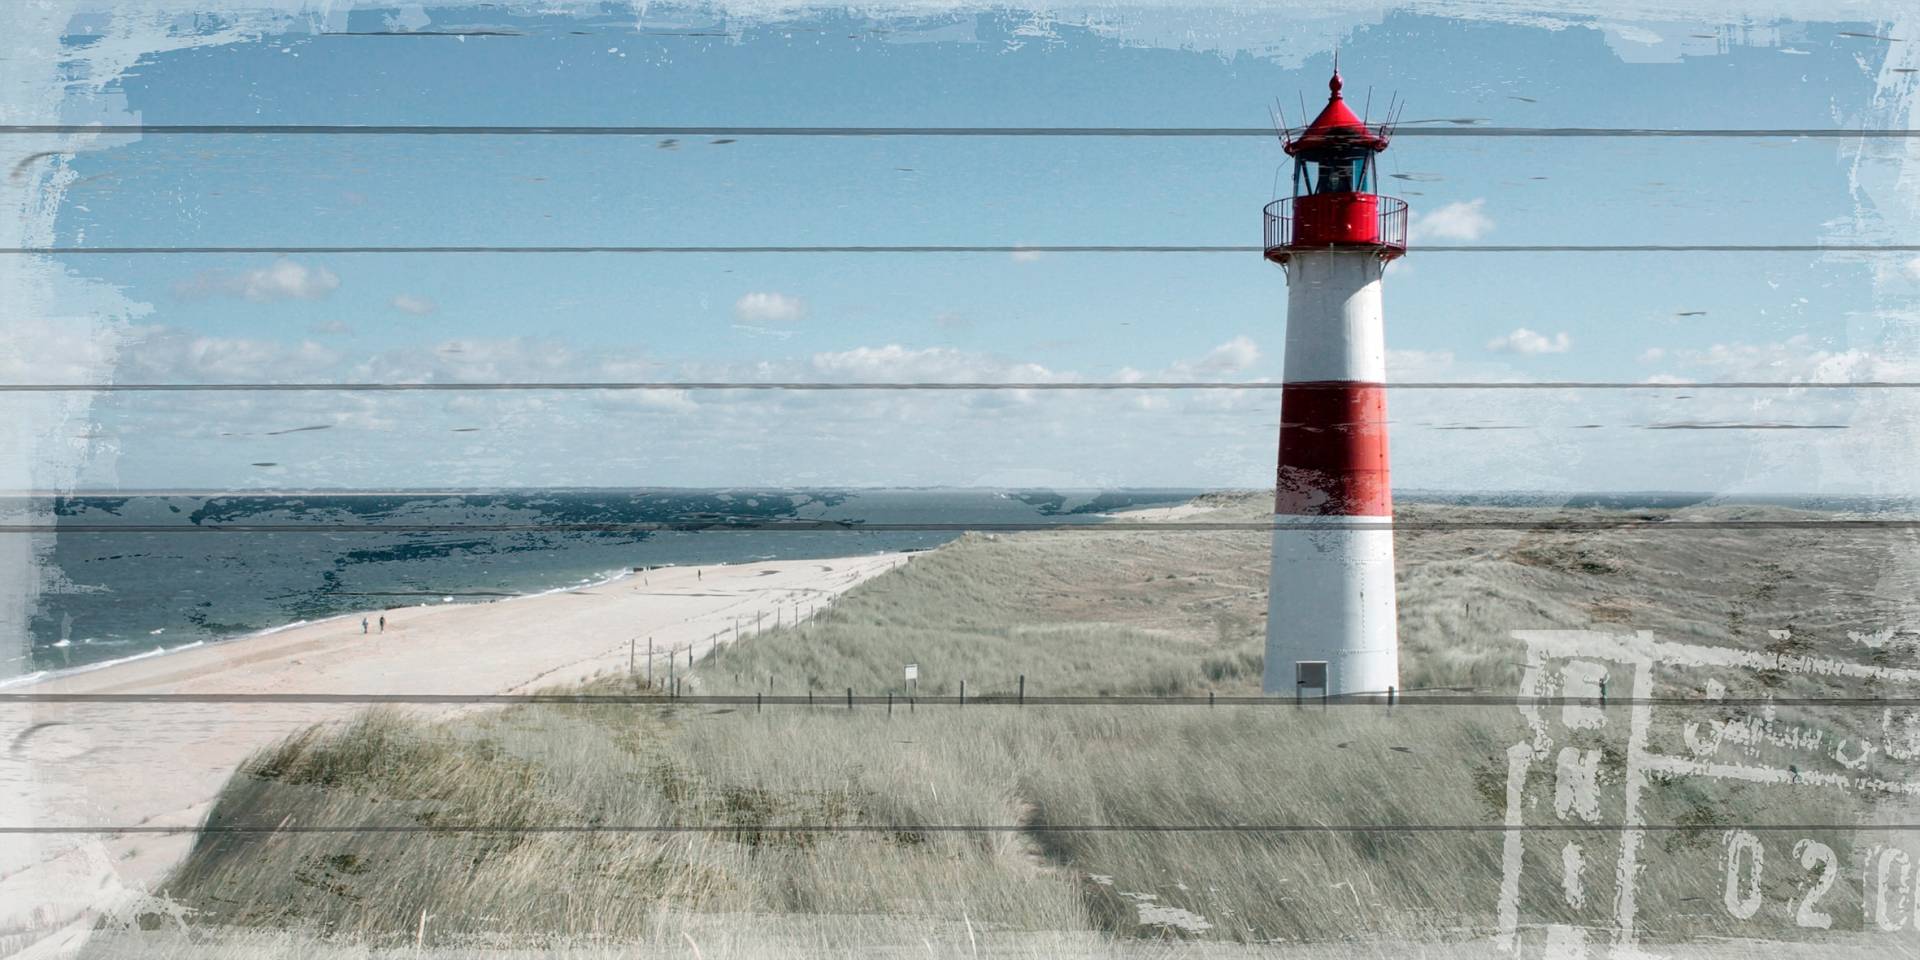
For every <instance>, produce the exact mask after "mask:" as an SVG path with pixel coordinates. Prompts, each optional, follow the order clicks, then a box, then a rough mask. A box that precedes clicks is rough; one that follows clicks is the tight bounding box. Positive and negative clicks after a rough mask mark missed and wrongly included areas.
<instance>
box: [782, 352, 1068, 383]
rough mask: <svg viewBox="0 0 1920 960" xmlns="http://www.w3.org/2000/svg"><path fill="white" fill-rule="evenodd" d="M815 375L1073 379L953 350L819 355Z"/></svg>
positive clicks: (812, 362)
mask: <svg viewBox="0 0 1920 960" xmlns="http://www.w3.org/2000/svg"><path fill="white" fill-rule="evenodd" d="M807 366H808V369H809V371H810V372H811V373H813V374H814V375H816V376H819V377H821V378H823V379H828V380H890V381H909V380H917V381H925V382H942V383H951V382H955V381H965V382H999V383H1005V382H1008V381H1016V382H1026V381H1030V382H1040V381H1048V380H1060V379H1070V378H1064V377H1061V376H1060V375H1058V374H1056V373H1054V372H1053V371H1051V370H1048V369H1047V368H1046V367H1043V366H1041V365H1040V364H1037V363H1020V362H1014V361H1006V360H1000V359H997V358H994V357H990V356H986V355H984V354H977V353H967V352H965V351H961V350H955V349H953V348H952V347H924V348H918V349H916V348H913V347H904V346H901V345H900V344H897V343H890V344H887V345H886V346H882V347H855V348H853V349H852V350H842V351H838V352H834V353H816V354H814V355H813V356H812V357H810V358H808V361H807Z"/></svg>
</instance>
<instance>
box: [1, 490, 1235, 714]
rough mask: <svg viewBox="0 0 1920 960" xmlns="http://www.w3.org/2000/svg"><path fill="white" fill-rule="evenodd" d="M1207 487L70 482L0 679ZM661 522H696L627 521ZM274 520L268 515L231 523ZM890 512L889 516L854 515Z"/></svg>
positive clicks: (1086, 517)
mask: <svg viewBox="0 0 1920 960" xmlns="http://www.w3.org/2000/svg"><path fill="white" fill-rule="evenodd" d="M1197 492H1198V491H1192V490H1185V491H1181V490H1140V491H1102V492H1097V493H1096V492H1059V491H1051V490H1010V491H980V490H960V491H955V490H858V491H853V490H514V491H502V492H473V493H460V494H456V495H447V494H443V493H435V494H430V495H428V494H408V493H380V494H356V493H326V494H280V495H247V496H232V495H194V494H154V495H137V496H70V497H61V498H57V499H54V500H52V501H51V502H50V503H49V504H42V505H41V506H43V507H48V506H50V508H51V512H52V513H53V515H54V518H55V530H56V532H55V534H54V535H53V536H52V537H51V538H41V540H42V548H43V549H42V565H41V571H40V572H41V581H42V589H41V592H40V594H39V596H38V598H37V603H36V606H35V609H34V613H33V615H32V618H31V620H30V625H29V644H28V648H27V650H26V651H25V652H20V651H19V650H18V649H14V650H6V651H4V652H3V653H0V660H3V661H4V662H0V682H4V680H5V679H7V678H14V679H16V680H17V679H18V678H20V677H22V676H24V675H30V674H37V673H40V672H42V671H60V670H71V669H77V668H81V667H85V666H88V665H90V664H98V663H103V662H106V661H112V660H120V659H125V658H128V657H133V656H146V655H153V654H155V653H160V652H165V651H169V650H177V649H180V648H182V647H186V646H191V645H197V644H201V643H207V642H214V641H219V640H224V639H230V638H233V637H237V636H244V635H246V634H250V633H256V632H259V631H263V630H271V629H275V628H279V627H284V626H286V625H289V624H294V623H301V622H311V621H315V620H321V619H324V618H328V617H336V616H344V615H348V614H353V613H356V612H359V611H366V610H378V609H381V608H385V607H398V606H411V605H414V604H419V603H480V602H488V601H492V600H498V599H501V598H503V597H509V596H515V595H522V594H529V593H539V592H543V591H548V590H556V589H567V588H570V587H577V586H580V585H583V584H587V583H592V582H595V581H597V580H603V579H607V578H610V577H614V576H619V575H624V574H626V573H627V572H629V571H632V570H633V569H635V568H638V567H649V566H664V565H684V564H702V563H743V562H751V561H756V560H773V559H799V558H810V557H832V556H849V555H854V554H863V553H874V552H877V551H886V550H915V549H928V548H931V547H935V546H938V545H940V544H942V543H945V542H946V541H948V540H951V539H953V538H954V537H956V536H959V532H958V531H954V530H927V529H912V527H914V526H915V525H923V524H968V523H1053V522H1058V523H1087V522H1098V521H1099V519H1100V518H1099V516H1098V514H1100V513H1102V512H1105V511H1110V510H1115V509H1122V508H1126V507H1132V506H1151V505H1155V504H1168V503H1178V502H1183V501H1185V500H1186V499H1188V498H1190V497H1191V496H1193V495H1194V494H1195V493H1197ZM795 520H804V521H835V522H844V523H846V524H847V525H848V526H849V527H851V528H852V529H848V530H829V531H818V530H814V531H795V530H775V529H766V527H767V526H768V525H770V524H777V523H779V522H781V521H788V522H791V521H795ZM658 523H670V524H690V525H694V526H698V527H700V529H673V530H632V529H617V527H618V525H622V524H658ZM263 525H265V526H270V527H272V529H271V530H266V531H262V530H259V529H253V530H247V529H233V528H235V527H242V528H244V527H255V528H258V527H260V526H263ZM876 525H881V526H887V527H891V529H880V530H862V529H860V528H861V527H863V526H864V527H871V526H876ZM608 526H612V527H616V529H605V527H608ZM222 527H225V528H228V529H226V530H224V531H222V530H221V529H220V528H222ZM481 527H494V528H500V527H506V528H509V529H477V528H481ZM728 527H733V529H728ZM900 527H907V528H908V529H899V528H900ZM129 528H132V529H129ZM47 540H51V544H50V545H48V544H46V543H45V541H47Z"/></svg>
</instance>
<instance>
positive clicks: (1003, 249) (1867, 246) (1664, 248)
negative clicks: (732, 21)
mask: <svg viewBox="0 0 1920 960" xmlns="http://www.w3.org/2000/svg"><path fill="white" fill-rule="evenodd" d="M1263 251H1264V248H1263V247H1261V246H1259V245H1257V244H1243V243H1184V244H1183V243H1052V244H1048V243H1033V244H1004V243H892V244H888V243H879V244H807V243H802V244H771V245H768V244H762V245H753V244H639V245H636V244H399V245H394V244H385V245H363V244H333V245H327V244H318V245H316V244H269V245H260V246H231V245H223V246H167V247H154V246H139V247H134V246H123V247H0V255H16V256H18V255H38V256H146V255H201V254H235V255H238V254H285V255H315V254H361V253H385V254H463V253H467V254H479V253H487V254H492V253H506V254H592V253H618V254H689V253H692V254H790V253H810V254H870V253H871V254H879V253H900V254H918V253H941V254H954V253H1065V254H1071V253H1102V254H1105V253H1231V254H1238V255H1242V256H1244V255H1248V254H1257V253H1261V252H1263ZM1408 251H1409V253H1414V254H1428V253H1914V252H1920V244H1913V243H1558V244H1553V243H1547V244H1540V243H1474V244H1467V243H1459V244H1442V245H1435V246H1413V247H1409V248H1408Z"/></svg>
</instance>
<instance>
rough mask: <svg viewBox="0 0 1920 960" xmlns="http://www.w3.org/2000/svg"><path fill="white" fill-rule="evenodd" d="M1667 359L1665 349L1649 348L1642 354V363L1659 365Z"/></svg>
mask: <svg viewBox="0 0 1920 960" xmlns="http://www.w3.org/2000/svg"><path fill="white" fill-rule="evenodd" d="M1666 357H1667V350H1666V348H1665V347H1648V348H1647V349H1646V350H1644V351H1642V352H1641V354H1640V362H1641V363H1659V362H1660V361H1662V360H1664V359H1666Z"/></svg>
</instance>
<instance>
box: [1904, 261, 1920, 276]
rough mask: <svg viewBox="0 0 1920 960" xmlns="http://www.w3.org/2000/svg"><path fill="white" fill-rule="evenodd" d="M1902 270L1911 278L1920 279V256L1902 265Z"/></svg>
mask: <svg viewBox="0 0 1920 960" xmlns="http://www.w3.org/2000/svg"><path fill="white" fill-rule="evenodd" d="M1900 272H1902V273H1904V274H1906V275H1907V277H1908V278H1909V279H1912V280H1920V257H1914V258H1913V259H1912V260H1908V261H1907V262H1906V263H1905V264H1903V265H1902V266H1901V267H1900Z"/></svg>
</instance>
